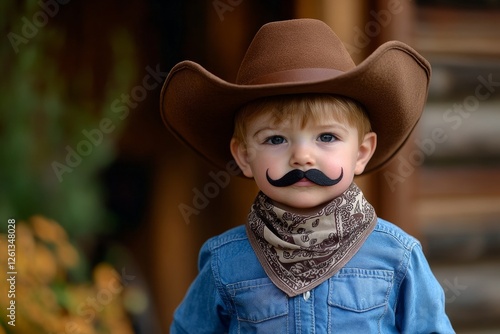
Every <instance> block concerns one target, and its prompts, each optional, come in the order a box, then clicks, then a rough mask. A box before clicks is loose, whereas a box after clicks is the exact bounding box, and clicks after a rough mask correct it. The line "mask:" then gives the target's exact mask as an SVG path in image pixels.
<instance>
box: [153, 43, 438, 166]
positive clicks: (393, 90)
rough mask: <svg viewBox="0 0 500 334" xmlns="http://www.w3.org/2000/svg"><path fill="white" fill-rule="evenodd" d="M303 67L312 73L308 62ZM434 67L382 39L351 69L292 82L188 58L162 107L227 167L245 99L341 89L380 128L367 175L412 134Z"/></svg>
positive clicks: (193, 143)
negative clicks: (213, 68) (228, 71)
mask: <svg viewBox="0 0 500 334" xmlns="http://www.w3.org/2000/svg"><path fill="white" fill-rule="evenodd" d="M311 70H312V69H311ZM315 70H316V71H317V70H318V69H315ZM303 71H304V72H305V73H307V71H308V69H303ZM430 74H431V68H430V65H429V63H428V62H427V61H426V60H425V59H424V58H423V57H422V56H420V55H419V54H418V53H417V52H416V51H415V50H413V49H412V48H411V47H409V46H408V45H406V44H404V43H402V42H398V41H392V42H387V43H385V44H383V45H381V46H380V47H379V48H377V49H376V50H375V51H374V52H373V53H372V54H371V55H370V56H369V57H368V58H366V59H365V60H364V61H363V62H361V63H360V64H359V65H358V66H355V67H354V68H353V69H351V70H348V71H346V72H340V71H335V72H331V73H330V72H329V71H328V70H327V69H325V71H324V74H323V75H322V76H320V78H318V77H317V76H310V77H308V76H307V75H305V76H304V79H302V80H295V81H293V82H275V83H264V84H244V85H239V84H234V83H230V82H227V81H225V80H223V79H221V78H219V77H217V76H215V75H213V74H212V73H210V72H209V71H207V70H206V69H204V68H203V67H202V66H200V65H199V64H197V63H195V62H191V61H183V62H181V63H179V64H177V65H176V66H174V67H173V68H172V70H171V71H170V73H169V75H168V77H167V79H166V80H165V83H164V85H163V88H162V92H161V101H160V108H161V114H162V118H163V121H164V123H165V125H166V126H167V128H168V129H170V130H171V131H172V133H173V134H174V135H175V136H176V137H178V138H179V139H180V140H181V141H183V142H184V143H186V144H187V145H188V146H189V147H191V148H192V149H193V150H194V151H195V152H197V153H198V154H200V155H201V156H203V157H204V158H205V159H206V160H208V161H209V162H211V163H213V164H215V166H217V167H218V168H221V169H225V168H226V166H227V163H228V162H230V161H232V160H233V159H232V156H231V153H230V150H229V142H230V139H231V137H232V134H233V128H234V124H233V122H234V115H235V113H236V112H237V111H238V110H239V109H240V108H241V107H242V106H243V105H245V104H246V103H248V102H250V101H253V100H257V99H260V98H263V97H269V96H276V95H290V94H292V95H293V94H310V93H320V94H333V95H342V96H345V97H348V98H351V99H353V100H356V101H358V102H360V103H361V104H363V105H364V107H365V108H366V111H367V113H368V117H369V119H370V123H371V125H372V129H373V131H374V132H375V133H377V149H376V151H375V153H374V155H373V157H372V158H371V160H370V162H369V163H368V164H367V166H366V168H365V171H364V174H366V173H368V172H372V171H375V170H377V169H379V168H380V167H382V166H383V165H384V164H385V163H387V162H388V161H390V160H391V158H393V157H394V156H395V155H396V153H397V152H398V151H399V150H400V149H401V147H402V146H403V144H404V143H405V142H406V141H407V139H408V138H409V136H410V134H411V132H412V131H413V129H414V128H415V126H416V124H417V122H418V120H419V119H420V116H421V114H422V111H423V108H424V104H425V101H426V99H427V93H428V86H429V80H430Z"/></svg>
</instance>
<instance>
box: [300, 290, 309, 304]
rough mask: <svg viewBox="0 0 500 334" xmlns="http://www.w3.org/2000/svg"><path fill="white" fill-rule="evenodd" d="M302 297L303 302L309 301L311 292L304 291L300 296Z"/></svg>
mask: <svg viewBox="0 0 500 334" xmlns="http://www.w3.org/2000/svg"><path fill="white" fill-rule="evenodd" d="M302 297H303V298H304V300H305V301H306V302H307V301H308V300H309V298H311V292H310V291H306V292H304V293H303V294H302Z"/></svg>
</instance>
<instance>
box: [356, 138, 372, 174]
mask: <svg viewBox="0 0 500 334" xmlns="http://www.w3.org/2000/svg"><path fill="white" fill-rule="evenodd" d="M376 148H377V134H376V133H375V132H368V133H367V134H366V135H365V136H364V138H363V141H362V142H361V144H360V145H359V148H358V159H357V161H356V168H355V169H354V174H356V175H359V174H361V173H363V171H364V170H365V167H366V164H368V161H370V159H371V157H372V155H373V153H375V149H376Z"/></svg>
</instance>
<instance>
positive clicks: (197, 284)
mask: <svg viewBox="0 0 500 334" xmlns="http://www.w3.org/2000/svg"><path fill="white" fill-rule="evenodd" d="M212 261H214V259H213V255H212V253H211V251H210V249H209V245H208V243H205V245H203V247H202V249H201V251H200V260H199V273H198V276H197V277H196V279H195V280H194V281H193V283H192V284H191V286H190V287H189V290H188V292H187V294H186V296H185V297H184V300H183V301H182V303H181V304H180V305H179V307H178V308H177V309H176V311H175V313H174V319H173V322H172V324H171V327H170V333H171V334H191V333H193V334H204V333H224V332H226V331H227V329H226V324H225V317H224V314H225V313H226V312H225V304H224V302H223V300H222V298H221V297H220V294H219V291H218V289H217V286H216V282H215V278H214V275H213V271H212Z"/></svg>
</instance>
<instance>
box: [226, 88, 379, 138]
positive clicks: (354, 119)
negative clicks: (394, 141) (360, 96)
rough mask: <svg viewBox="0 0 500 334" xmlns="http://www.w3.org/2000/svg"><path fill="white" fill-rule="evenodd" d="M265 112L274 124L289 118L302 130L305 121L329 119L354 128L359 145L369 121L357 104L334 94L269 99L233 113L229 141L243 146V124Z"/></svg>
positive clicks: (360, 106)
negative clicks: (231, 134)
mask: <svg viewBox="0 0 500 334" xmlns="http://www.w3.org/2000/svg"><path fill="white" fill-rule="evenodd" d="M266 112H270V113H271V115H272V117H273V122H274V124H279V123H281V122H283V121H285V120H289V119H292V117H293V119H294V120H297V121H299V122H300V125H301V126H302V127H304V126H305V125H306V123H307V122H308V121H314V122H320V121H321V120H324V119H326V118H327V117H332V118H333V119H335V120H336V121H338V122H342V123H347V124H349V125H350V126H353V127H356V128H357V129H358V142H359V143H360V144H361V142H362V140H363V138H364V136H365V134H367V133H368V132H371V125H370V120H369V119H368V115H367V114H366V111H365V108H364V107H363V106H362V105H361V104H360V103H359V102H357V101H355V100H352V99H349V98H346V97H343V96H338V95H329V94H302V95H281V96H271V97H266V98H263V99H259V100H256V101H252V102H250V103H248V104H246V105H244V106H243V107H242V108H241V109H240V110H239V111H238V112H237V113H236V117H235V122H234V134H233V138H235V139H236V140H237V141H239V142H240V143H243V144H246V141H245V137H246V126H245V125H246V124H247V123H248V122H249V121H251V120H253V119H255V118H256V117H258V116H260V115H262V114H263V113H266Z"/></svg>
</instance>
